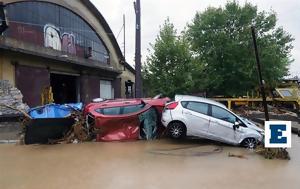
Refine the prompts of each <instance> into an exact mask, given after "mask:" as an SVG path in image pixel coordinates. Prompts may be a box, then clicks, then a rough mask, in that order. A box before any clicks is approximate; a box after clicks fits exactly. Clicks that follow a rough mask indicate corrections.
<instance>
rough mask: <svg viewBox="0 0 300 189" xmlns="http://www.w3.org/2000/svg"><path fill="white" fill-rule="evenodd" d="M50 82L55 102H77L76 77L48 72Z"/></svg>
mask: <svg viewBox="0 0 300 189" xmlns="http://www.w3.org/2000/svg"><path fill="white" fill-rule="evenodd" d="M50 83H51V87H52V92H53V98H54V102H55V103H56V104H64V103H75V102H77V91H78V90H77V77H76V76H70V75H62V74H54V73H51V74H50Z"/></svg>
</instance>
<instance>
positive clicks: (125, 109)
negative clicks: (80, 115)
mask: <svg viewBox="0 0 300 189" xmlns="http://www.w3.org/2000/svg"><path fill="white" fill-rule="evenodd" d="M144 106H145V104H138V105H128V106H122V107H112V108H99V109H96V110H95V111H96V112H98V113H100V114H103V115H121V114H130V113H134V112H138V111H140V110H141V109H143V108H144Z"/></svg>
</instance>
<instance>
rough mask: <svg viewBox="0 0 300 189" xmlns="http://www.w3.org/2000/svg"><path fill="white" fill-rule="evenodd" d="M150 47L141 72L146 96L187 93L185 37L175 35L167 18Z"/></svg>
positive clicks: (188, 63) (188, 64) (189, 66)
mask: <svg viewBox="0 0 300 189" xmlns="http://www.w3.org/2000/svg"><path fill="white" fill-rule="evenodd" d="M151 47H152V52H150V55H149V56H148V57H147V61H146V64H145V65H144V67H143V72H142V73H143V79H144V81H143V82H144V89H145V91H146V92H147V95H148V96H153V95H155V94H159V93H162V94H164V95H168V96H170V97H171V96H173V95H174V94H176V93H181V94H185V93H189V92H191V90H192V88H193V86H194V83H193V79H192V76H193V72H191V70H193V68H192V67H193V65H192V56H191V53H190V50H189V43H188V41H187V39H186V37H185V35H183V34H182V35H180V36H178V34H177V31H176V30H175V29H174V25H173V24H172V23H170V21H169V19H167V20H166V21H165V23H164V25H163V26H162V27H161V28H160V32H159V35H158V36H157V38H156V40H155V43H154V44H151ZM195 69H196V68H195Z"/></svg>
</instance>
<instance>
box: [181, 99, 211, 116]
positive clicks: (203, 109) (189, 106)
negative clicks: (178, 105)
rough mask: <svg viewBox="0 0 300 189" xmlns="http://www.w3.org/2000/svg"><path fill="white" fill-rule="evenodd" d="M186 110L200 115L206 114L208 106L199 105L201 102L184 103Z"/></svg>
mask: <svg viewBox="0 0 300 189" xmlns="http://www.w3.org/2000/svg"><path fill="white" fill-rule="evenodd" d="M184 105H185V106H183V107H185V108H186V109H189V110H192V111H195V112H198V113H201V114H205V115H207V114H208V104H205V103H201V102H186V104H184Z"/></svg>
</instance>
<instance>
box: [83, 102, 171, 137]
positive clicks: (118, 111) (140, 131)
mask: <svg viewBox="0 0 300 189" xmlns="http://www.w3.org/2000/svg"><path fill="white" fill-rule="evenodd" d="M167 101H169V99H168V98H162V99H150V98H149V99H117V100H105V101H102V102H97V103H90V104H88V105H87V106H86V107H85V110H84V115H85V116H86V120H87V121H86V122H87V123H86V124H87V126H88V128H90V130H91V132H93V133H95V134H96V140H97V141H120V140H136V139H147V140H148V139H154V138H156V137H157V136H158V134H159V133H160V131H161V128H163V127H160V125H161V123H160V118H161V113H162V110H163V108H164V106H165V103H166V102H167Z"/></svg>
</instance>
